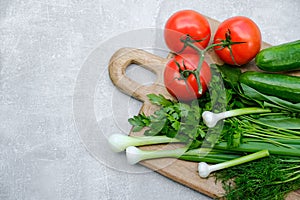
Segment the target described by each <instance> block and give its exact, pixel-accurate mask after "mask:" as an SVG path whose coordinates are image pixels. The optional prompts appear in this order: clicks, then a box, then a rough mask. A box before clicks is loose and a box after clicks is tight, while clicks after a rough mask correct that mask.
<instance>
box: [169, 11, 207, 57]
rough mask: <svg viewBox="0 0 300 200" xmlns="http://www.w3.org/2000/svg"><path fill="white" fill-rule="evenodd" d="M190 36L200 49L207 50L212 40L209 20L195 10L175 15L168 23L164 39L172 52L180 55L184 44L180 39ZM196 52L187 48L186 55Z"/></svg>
mask: <svg viewBox="0 0 300 200" xmlns="http://www.w3.org/2000/svg"><path fill="white" fill-rule="evenodd" d="M187 35H188V36H190V37H191V38H192V39H193V40H194V41H195V40H197V41H198V40H202V41H199V42H195V44H196V45H197V46H198V47H199V48H205V47H206V46H207V45H208V42H209V40H210V35H211V31H210V26H209V23H208V21H207V19H206V18H205V17H204V16H202V15H201V14H200V13H198V12H196V11H193V10H182V11H178V12H176V13H175V14H173V15H172V16H171V17H170V18H169V19H168V21H167V22H166V25H165V29H164V39H165V42H166V44H167V46H168V48H169V49H170V50H171V51H174V52H176V53H178V52H179V51H181V50H182V48H183V46H184V44H183V42H181V41H180V38H183V37H186V36H187ZM191 52H195V51H194V50H193V49H192V48H191V47H187V48H186V49H185V51H184V53H191Z"/></svg>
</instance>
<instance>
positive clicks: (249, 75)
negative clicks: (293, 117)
mask: <svg viewBox="0 0 300 200" xmlns="http://www.w3.org/2000/svg"><path fill="white" fill-rule="evenodd" d="M239 81H240V83H243V84H245V85H247V86H249V87H251V88H253V89H255V90H257V91H258V92H261V93H263V94H266V95H270V96H276V97H279V98H281V99H284V100H287V101H290V102H292V103H299V102H300V77H297V76H290V75H286V74H274V73H266V72H255V71H247V72H244V73H242V74H241V75H240V77H239Z"/></svg>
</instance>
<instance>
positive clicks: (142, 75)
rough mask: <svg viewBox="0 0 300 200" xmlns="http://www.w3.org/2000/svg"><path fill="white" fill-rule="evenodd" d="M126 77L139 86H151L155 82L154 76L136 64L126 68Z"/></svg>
mask: <svg viewBox="0 0 300 200" xmlns="http://www.w3.org/2000/svg"><path fill="white" fill-rule="evenodd" d="M126 76H128V77H129V78H131V79H132V80H134V81H136V82H138V83H139V84H141V85H152V84H153V83H154V82H155V81H156V78H157V76H156V74H155V73H153V72H152V71H149V70H147V69H145V68H143V67H142V66H139V65H137V64H131V65H129V66H128V67H127V68H126Z"/></svg>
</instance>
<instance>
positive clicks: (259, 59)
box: [255, 40, 300, 72]
mask: <svg viewBox="0 0 300 200" xmlns="http://www.w3.org/2000/svg"><path fill="white" fill-rule="evenodd" d="M255 63H256V65H257V67H258V68H259V69H261V70H263V71H268V72H280V71H293V70H298V69H300V40H297V41H293V42H289V43H285V44H281V45H277V46H272V47H269V48H266V49H263V50H261V51H260V52H259V53H258V54H257V55H256V57H255Z"/></svg>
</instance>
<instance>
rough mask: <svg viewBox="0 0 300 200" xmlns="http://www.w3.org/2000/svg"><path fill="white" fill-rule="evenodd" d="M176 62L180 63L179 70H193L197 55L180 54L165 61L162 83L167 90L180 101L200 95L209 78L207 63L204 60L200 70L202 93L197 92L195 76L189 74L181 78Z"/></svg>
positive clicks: (197, 59) (209, 72)
mask: <svg viewBox="0 0 300 200" xmlns="http://www.w3.org/2000/svg"><path fill="white" fill-rule="evenodd" d="M176 62H177V64H179V65H180V69H181V70H184V69H187V70H194V69H196V68H197V66H198V63H199V56H198V55H197V54H180V55H176V56H175V57H174V58H173V59H171V60H170V61H169V62H168V63H167V65H166V68H165V71H164V83H165V86H166V89H167V90H168V92H169V93H170V94H171V95H172V96H174V97H175V98H176V99H178V100H181V101H191V100H193V99H197V98H199V97H201V96H202V94H204V93H205V92H206V91H207V85H208V84H209V82H210V80H211V71H210V67H209V66H208V64H207V63H206V62H205V61H204V62H203V64H202V67H201V70H200V83H201V85H202V94H199V92H198V83H197V80H196V77H195V76H194V75H193V74H189V75H186V80H184V79H182V75H181V74H180V71H181V70H180V69H179V67H178V65H177V64H176ZM183 63H184V64H183Z"/></svg>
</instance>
